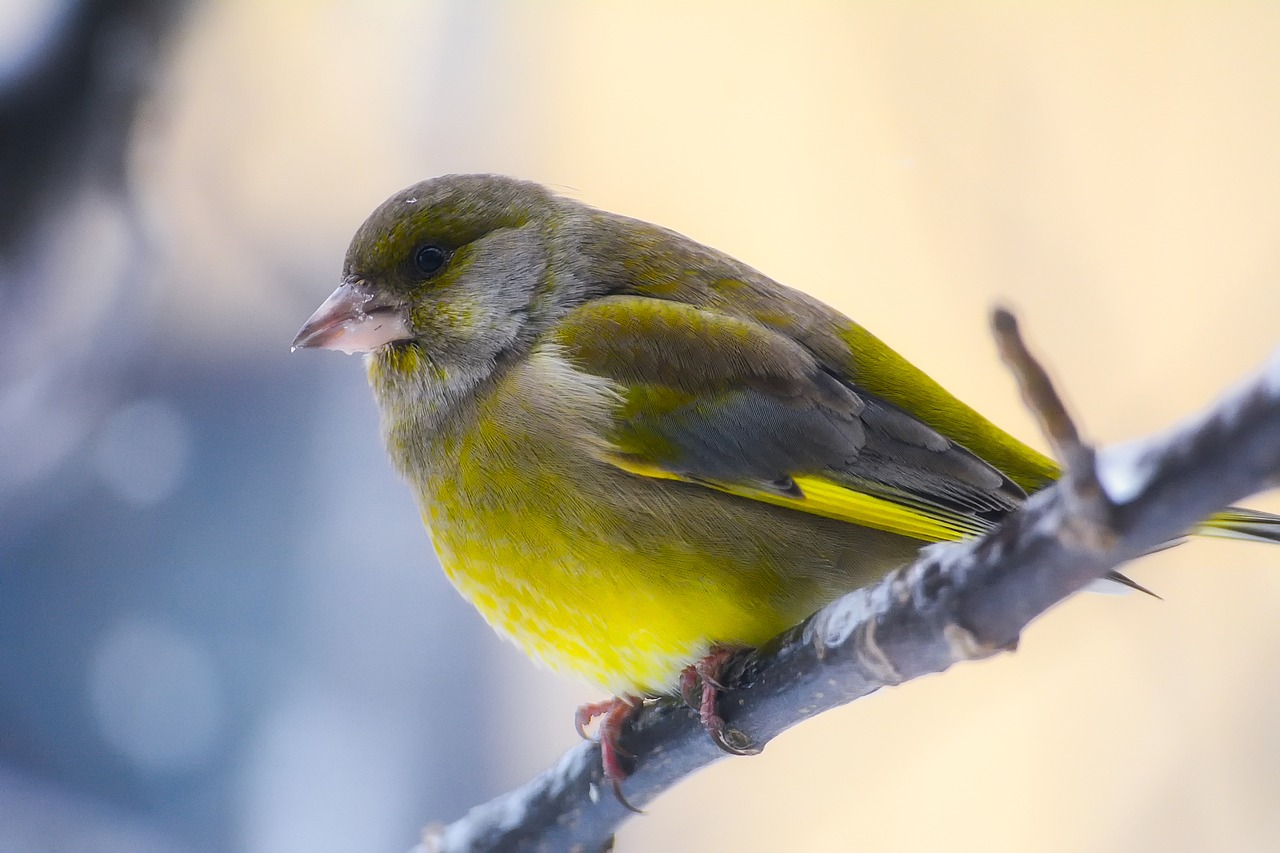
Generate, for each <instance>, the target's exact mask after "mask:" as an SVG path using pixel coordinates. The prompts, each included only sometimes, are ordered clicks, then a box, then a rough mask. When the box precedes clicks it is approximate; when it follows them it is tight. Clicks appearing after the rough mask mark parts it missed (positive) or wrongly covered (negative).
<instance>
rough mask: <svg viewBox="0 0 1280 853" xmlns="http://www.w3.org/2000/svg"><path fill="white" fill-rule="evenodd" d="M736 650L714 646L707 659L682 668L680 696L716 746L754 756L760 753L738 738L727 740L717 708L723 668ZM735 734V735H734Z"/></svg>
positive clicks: (732, 752)
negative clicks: (692, 710)
mask: <svg viewBox="0 0 1280 853" xmlns="http://www.w3.org/2000/svg"><path fill="white" fill-rule="evenodd" d="M739 651H740V650H739V649H732V648H729V647H728V646H713V647H712V649H711V651H710V652H708V653H707V656H706V657H704V658H703V659H702V660H700V661H698V662H697V663H695V664H693V665H692V666H687V667H685V669H684V671H683V672H681V673H680V695H681V696H683V697H684V701H685V703H686V704H688V706H689V707H690V708H694V709H696V710H697V712H698V719H699V721H700V722H701V723H702V727H703V728H704V729H706V730H707V734H708V735H710V736H711V740H712V741H714V742H715V745H716V746H718V747H720V748H721V749H723V750H724V751H725V752H728V753H730V754H732V755H756V754H757V753H759V752H760V750H759V749H757V748H755V747H753V746H752V745H751V744H749V743H745V744H744V743H742V742H741V740H742V739H741V738H740V737H737V736H735V737H733V739H732V740H730V738H729V737H728V736H727V735H726V731H725V729H726V727H725V722H724V717H722V716H720V711H719V709H718V708H717V707H716V700H717V699H719V697H720V691H721V690H723V689H724V685H723V684H721V683H720V676H721V675H723V674H724V670H725V665H726V664H727V663H729V661H730V660H732V659H733V656H734V655H736V654H737V653H738V652H739ZM699 684H701V691H700V694H699V690H698V686H699ZM695 699H696V701H695ZM734 734H735V735H737V733H736V732H735V733H734Z"/></svg>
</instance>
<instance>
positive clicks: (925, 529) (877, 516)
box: [606, 454, 990, 542]
mask: <svg viewBox="0 0 1280 853" xmlns="http://www.w3.org/2000/svg"><path fill="white" fill-rule="evenodd" d="M606 459H607V461H608V462H609V463H610V464H612V465H614V466H615V467H617V468H620V469H621V470H623V471H626V472H627V473H629V474H635V475H637V476H640V477H651V478H653V479H657V480H676V481H679V482H682V483H693V484H694V485H698V486H705V487H706V488H710V489H716V490H717V491H721V492H725V493H726V494H730V495H736V496H737V497H740V498H746V499H748V500H753V501H761V502H763V503H768V504H773V505H774V506H780V507H785V508H787V509H792V510H798V511H800V512H807V513H811V514H813V515H821V516H823V517H825V518H833V519H835V520H836V521H844V522H847V523H849V524H856V525H859V526H860V527H871V528H874V529H876V530H884V531H886V532H888V533H896V534H898V535H899V536H907V537H910V538H912V539H919V540H921V541H923V542H951V541H954V540H956V539H965V538H968V537H971V536H978V535H981V534H982V533H985V532H986V531H987V530H988V529H989V527H990V525H989V524H988V523H987V522H985V521H983V520H982V519H979V518H975V517H973V516H968V515H962V514H960V513H954V512H949V511H947V510H945V509H943V508H941V507H935V506H929V505H924V504H920V505H916V504H911V503H905V502H898V501H895V500H891V499H889V498H885V497H880V496H878V495H871V494H867V493H865V492H859V491H855V490H853V489H850V488H848V487H846V486H842V485H840V484H839V483H835V482H833V481H831V480H828V479H826V478H825V477H818V476H799V477H795V478H793V479H794V481H795V484H796V486H798V487H799V489H800V492H801V494H799V495H786V494H779V493H778V492H771V491H769V490H767V489H760V488H755V487H753V486H750V485H743V484H740V483H721V482H716V481H711V480H702V479H697V478H693V477H685V476H682V475H680V474H677V473H674V472H672V471H669V470H667V469H666V468H663V467H662V466H660V465H654V464H653V463H650V462H644V461H642V460H639V459H636V458H634V457H628V456H622V455H620V454H609V455H608V456H607V457H606Z"/></svg>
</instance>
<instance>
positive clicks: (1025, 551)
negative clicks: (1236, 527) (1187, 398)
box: [423, 311, 1280, 853]
mask: <svg viewBox="0 0 1280 853" xmlns="http://www.w3.org/2000/svg"><path fill="white" fill-rule="evenodd" d="M993 325H994V329H995V334H996V338H997V342H998V344H999V346H1000V350H1001V353H1002V355H1003V356H1004V357H1005V359H1006V361H1007V363H1008V364H1009V365H1010V368H1011V369H1012V371H1013V373H1014V375H1015V377H1016V378H1017V379H1018V382H1019V385H1020V387H1021V389H1022V392H1023V397H1024V399H1025V400H1026V402H1027V404H1028V405H1029V406H1030V407H1031V408H1032V410H1033V411H1034V412H1035V414H1036V416H1037V418H1039V420H1040V422H1041V424H1042V426H1043V427H1044V429H1045V430H1046V432H1047V433H1048V434H1049V437H1050V441H1051V442H1052V443H1053V445H1054V448H1055V451H1056V452H1057V453H1058V454H1059V455H1060V456H1061V458H1062V459H1063V461H1064V462H1066V463H1067V464H1066V471H1065V473H1064V475H1063V477H1062V479H1061V480H1060V481H1059V482H1058V483H1056V484H1054V485H1053V486H1051V487H1049V488H1047V489H1045V490H1043V491H1041V492H1038V493H1037V494H1035V495H1034V496H1033V497H1032V498H1031V499H1030V500H1029V501H1028V502H1027V504H1026V506H1025V507H1024V508H1023V509H1022V510H1020V511H1019V512H1017V513H1015V514H1013V515H1012V516H1010V517H1009V518H1007V519H1006V520H1005V521H1004V522H1002V523H1001V524H1000V526H999V527H998V528H996V529H995V530H993V531H992V532H991V533H989V534H988V535H986V536H984V537H982V538H981V539H978V540H974V541H968V542H961V543H954V544H947V545H936V546H933V547H930V548H927V549H925V551H924V552H923V553H922V554H921V556H920V558H919V559H918V560H916V562H915V563H913V564H912V565H910V566H907V567H904V568H902V569H900V570H898V571H895V572H893V573H891V574H890V575H889V576H888V577H886V578H885V579H884V580H883V581H881V582H880V583H878V584H876V585H874V586H872V587H869V588H866V589H861V590H858V591H856V592H854V593H851V594H849V595H847V596H845V597H843V598H841V599H839V600H838V601H835V602H834V603H832V604H830V605H828V606H827V607H824V608H823V609H822V610H820V611H818V612H817V613H816V614H814V615H813V616H812V617H810V618H809V619H808V620H806V621H805V622H804V623H802V624H800V625H798V626H797V627H795V628H793V629H791V630H789V631H787V632H785V633H784V634H782V635H780V636H779V637H777V638H776V639H775V640H773V641H772V642H771V643H769V644H768V646H766V647H764V648H762V649H759V650H757V651H755V652H752V653H750V654H747V655H744V656H742V657H741V658H740V659H739V660H738V661H736V662H735V664H733V665H732V669H731V670H730V672H729V673H727V674H726V686H727V689H726V690H725V691H724V693H723V694H722V697H721V700H720V708H721V712H722V713H723V716H724V718H725V720H726V721H727V723H728V724H729V727H730V729H731V730H732V732H731V733H730V736H731V737H733V738H735V739H740V741H741V742H742V743H743V744H750V745H754V746H757V747H760V746H763V745H764V744H766V743H768V742H769V741H770V740H771V739H773V738H774V737H776V736H777V735H778V734H780V733H781V732H783V731H785V730H786V729H788V728H790V727H791V726H794V725H795V724H797V723H799V722H801V721H803V720H807V719H809V718H810V717H813V716H816V715H817V714H820V713H822V712H823V711H826V710H828V709H830V708H835V707H837V706H839V705H844V704H846V703H848V702H851V701H853V700H854V699H858V698H860V697H862V696H866V695H867V694H869V693H872V692H874V691H876V690H879V689H880V688H881V687H885V686H888V685H894V684H901V683H902V682H904V681H908V680H910V679H912V678H917V677H919V676H921V675H926V674H929V673H933V672H941V671H943V670H945V669H947V668H948V667H950V666H951V665H952V664H954V663H957V662H959V661H966V660H978V659H981V658H985V657H987V656H989V655H992V654H994V653H996V652H999V651H1004V650H1012V649H1014V648H1015V647H1016V645H1017V642H1018V637H1019V635H1020V633H1021V632H1022V629H1023V628H1024V627H1025V626H1026V625H1027V623H1028V622H1030V621H1031V620H1032V619H1034V618H1035V617H1036V616H1038V615H1039V614H1041V613H1043V612H1044V611H1046V610H1047V609H1049V608H1050V607H1052V606H1053V605H1054V604H1056V603H1057V602H1059V601H1061V600H1062V599H1064V598H1066V597H1067V596H1069V595H1071V594H1072V593H1074V592H1076V591H1077V590H1079V589H1080V588H1081V587H1083V586H1085V585H1086V584H1088V583H1089V582H1091V581H1093V580H1095V579H1097V578H1100V577H1102V576H1103V575H1104V574H1106V573H1107V572H1109V571H1112V570H1114V569H1115V568H1116V567H1118V566H1120V565H1121V564H1123V563H1125V562H1126V561H1128V560H1132V559H1134V558H1135V557H1138V556H1141V555H1142V554H1144V553H1146V552H1148V551H1150V550H1151V549H1153V548H1155V547H1157V546H1159V545H1160V544H1162V543H1164V542H1166V541H1168V540H1170V539H1173V538H1175V537H1177V536H1179V535H1181V534H1182V533H1183V532H1184V531H1186V530H1188V529H1190V528H1191V527H1193V526H1194V525H1195V524H1196V523H1197V522H1199V521H1201V520H1203V519H1204V518H1206V517H1207V516H1209V515H1211V514H1212V513H1213V512H1215V511H1217V510H1219V509H1221V508H1222V507H1224V506H1226V505H1228V504H1230V503H1232V502H1233V501H1236V500H1239V499H1240V498H1243V497H1245V496H1247V495H1249V494H1252V493H1254V492H1257V491H1260V490H1262V489H1264V488H1266V487H1268V486H1271V485H1273V484H1275V483H1276V482H1277V477H1278V476H1280V353H1277V355H1276V356H1274V357H1273V358H1272V359H1271V360H1270V361H1269V362H1268V364H1267V366H1266V368H1265V369H1264V370H1263V372H1262V373H1261V374H1260V375H1259V376H1257V377H1256V378H1254V379H1253V380H1252V381H1251V382H1249V383H1248V384H1247V385H1245V386H1244V387H1242V388H1241V389H1239V390H1237V391H1235V392H1234V393H1231V394H1228V395H1227V396H1225V397H1223V398H1222V399H1221V400H1219V401H1218V402H1217V404H1216V405H1214V406H1213V407H1212V408H1211V409H1209V410H1208V411H1206V412H1205V413H1204V414H1202V415H1201V416H1200V417H1199V418H1198V419H1196V420H1195V421H1194V422H1191V423H1188V424H1186V425H1184V426H1181V427H1179V428H1177V429H1175V430H1173V431H1171V432H1169V433H1166V434H1164V435H1160V436H1156V437H1153V438H1150V439H1147V440H1144V441H1141V442H1136V443H1134V444H1130V445H1127V446H1125V447H1121V448H1116V449H1114V450H1111V451H1106V452H1103V453H1101V454H1099V455H1097V456H1095V454H1094V452H1093V450H1092V449H1091V448H1090V447H1089V446H1088V445H1086V444H1084V443H1083V442H1082V441H1081V440H1080V438H1079V433H1078V431H1077V430H1076V427H1075V424H1074V422H1073V421H1072V420H1071V418H1070V416H1069V415H1068V414H1067V411H1066V409H1065V407H1063V405H1062V403H1061V401H1060V399H1059V397H1058V395H1057V394H1056V392H1055V391H1054V390H1053V386H1052V384H1051V383H1050V382H1049V379H1048V375H1047V374H1046V373H1045V372H1044V370H1043V369H1042V368H1041V367H1040V365H1039V364H1038V363H1036V361H1035V359H1034V358H1033V357H1032V356H1031V355H1030V353H1029V352H1028V351H1027V349H1026V347H1025V346H1024V345H1023V343H1022V340H1021V338H1020V336H1019V334H1018V331H1017V325H1016V323H1015V322H1014V321H1013V317H1012V316H1011V315H1009V314H1008V313H1007V312H1003V311H1001V312H997V314H996V316H995V322H994V324H993ZM622 746H623V748H624V749H626V750H627V751H629V752H630V753H632V754H633V755H634V756H635V760H636V770H635V773H634V775H632V776H631V778H629V779H628V780H627V781H626V783H625V784H624V786H623V790H624V793H625V795H626V797H627V799H628V800H629V801H630V802H632V803H634V804H636V805H640V806H643V805H644V804H646V803H649V802H651V801H652V800H653V799H654V798H655V797H656V796H657V795H658V794H660V793H661V792H663V791H665V790H667V789H668V788H670V787H671V786H673V785H674V784H676V783H677V782H679V781H680V780H681V779H683V778H684V777H686V776H688V775H689V774H691V773H693V772H694V771H695V770H697V769H699V768H701V767H704V766H706V765H708V764H711V763H712V762H714V761H718V760H720V759H721V758H723V757H724V755H723V754H722V753H721V752H720V751H719V750H718V749H717V748H716V747H715V746H714V745H713V744H712V742H711V740H710V738H708V737H707V735H706V734H705V733H704V732H703V730H702V728H701V727H700V725H699V723H698V717H697V714H696V713H693V712H691V711H689V710H688V709H686V708H685V707H684V706H683V705H681V704H680V703H679V702H677V701H675V700H660V701H657V702H653V703H650V704H648V705H646V706H645V707H644V709H643V710H642V711H641V712H640V713H639V714H637V715H636V717H635V719H634V722H633V724H632V726H631V727H630V728H629V729H628V730H627V731H625V732H624V736H623V739H622ZM631 816H632V815H631V812H629V811H627V810H626V808H624V807H623V806H622V805H621V804H620V803H619V802H618V801H617V800H616V799H615V798H614V797H613V796H612V794H611V793H610V790H609V787H608V785H605V784H603V781H602V778H601V767H600V752H599V747H598V746H597V745H596V744H595V743H583V744H581V745H580V746H578V747H576V748H575V749H572V750H570V751H569V752H568V753H566V754H565V756H564V757H563V758H562V759H561V760H560V762H559V763H558V764H557V765H556V766H555V767H553V768H551V769H550V770H548V771H546V772H545V773H543V774H542V775H541V776H538V777H537V778H535V779H533V780H532V781H531V782H529V783H528V784H526V785H524V786H523V787H521V788H519V789H517V790H515V791H512V792H510V793H508V794H505V795H503V796H501V797H498V798H497V799H495V800H492V801H491V802H488V803H486V804H484V805H481V806H478V807H476V808H474V809H472V810H471V812H470V813H469V814H467V816H466V817H464V818H462V819H461V820H459V821H457V822H455V823H453V824H450V825H449V826H446V827H442V828H438V829H435V830H432V831H431V832H430V833H429V835H428V837H427V839H426V840H425V841H424V844H423V849H425V850H433V851H448V853H458V852H459V851H470V850H531V851H532V850H540V851H541V850H545V851H558V850H579V851H597V850H603V849H607V848H608V847H609V846H610V845H611V843H612V835H613V833H614V832H615V831H616V830H617V828H618V827H619V826H620V825H621V824H622V823H623V821H625V820H627V819H628V818H629V817H631Z"/></svg>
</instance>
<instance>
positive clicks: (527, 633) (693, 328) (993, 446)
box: [295, 175, 1280, 695]
mask: <svg viewBox="0 0 1280 853" xmlns="http://www.w3.org/2000/svg"><path fill="white" fill-rule="evenodd" d="M295 343H296V344H297V345H299V346H324V347H331V348H336V349H343V350H346V351H365V352H368V353H369V356H368V369H369V378H370V382H371V384H372V386H373V389H374V393H375V396H376V398H377V400H378V404H379V406H380V408H381V411H382V423H383V432H384V438H385V441H386V444H387V448H388V451H389V453H390V455H391V458H392V460H393V462H394V464H395V466H396V468H397V470H398V471H399V472H400V473H401V474H402V475H403V476H404V477H405V479H406V480H407V481H408V482H409V484H410V485H411V486H412V488H413V490H414V492H415V494H416V496H417V498H418V501H419V504H420V507H421V509H422V514H423V519H424V521H425V522H426V524H427V526H428V527H429V529H430V531H431V538H432V541H433V542H434V545H435V548H436V551H437V553H438V555H439V557H440V562H441V565H442V566H443V567H444V570H445V572H446V573H447V574H448V575H449V578H450V579H451V580H452V582H453V583H454V585H455V586H456V587H457V588H458V589H459V591H460V592H461V593H462V594H463V595H464V596H465V597H466V598H467V599H468V600H469V601H471V602H472V603H473V604H474V605H475V606H476V608H477V609H478V610H479V611H480V612H481V613H482V614H483V615H484V617H485V618H486V619H487V620H488V621H489V622H490V624H492V625H493V626H494V627H495V628H496V629H497V630H499V631H500V632H501V633H503V634H505V635H506V636H508V637H510V638H511V639H512V640H514V641H515V642H516V643H517V644H518V645H519V646H521V647H522V648H523V649H525V650H526V651H527V652H528V653H530V654H531V655H533V656H534V657H536V658H538V659H539V660H541V661H543V662H545V663H546V664H548V665H549V666H551V667H553V668H555V669H558V670H562V671H566V672H569V673H574V674H577V675H579V676H583V677H585V678H586V679H588V680H590V681H592V682H594V683H596V684H599V685H601V686H602V687H605V688H607V689H609V690H610V691H612V692H614V693H617V694H620V695H621V694H639V695H653V694H656V693H662V692H671V691H672V690H673V689H674V688H675V686H676V684H677V681H678V679H679V676H680V673H681V671H682V670H683V669H684V668H685V667H687V666H689V665H690V664H692V663H694V662H695V661H697V660H699V659H700V658H702V657H703V656H705V655H707V654H708V653H709V652H710V651H711V650H712V649H713V648H714V647H717V646H753V645H757V644H759V643H761V642H763V641H764V640H766V639H768V638H769V637H771V636H773V635H774V634H776V633H778V632H779V631H781V630H783V629H785V628H787V627H788V626H790V625H793V624H795V623H796V622H798V621H799V620H800V619H802V618H804V617H805V616H806V615H808V614H809V613H811V612H812V611H814V610H815V609H817V608H818V607H820V606H821V605H822V604H824V603H826V602H827V601H830V600H831V599H832V598H834V597H836V596H837V595H840V594H841V593H844V592H847V591H849V590H852V589H854V588H856V587H858V586H861V585H864V584H866V583H869V582H871V581H873V580H875V579H877V578H879V577H881V576H882V575H884V574H885V573H886V572H887V571H888V570H890V569H891V568H893V567H894V566H897V565H900V564H902V563H903V562H905V561H907V560H909V559H911V557H912V556H913V555H914V554H915V552H916V551H917V550H918V549H919V548H920V546H921V545H922V544H923V543H926V542H934V541H943V540H949V539H958V538H963V537H965V536H970V535H975V534H979V533H981V532H982V531H983V530H985V529H987V528H988V527H989V526H990V525H991V524H993V523H994V522H996V521H998V520H999V518H1001V517H1002V516H1003V515H1004V514H1006V513H1008V512H1010V511H1011V510H1013V509H1016V508H1017V507H1018V506H1019V505H1020V504H1021V503H1022V501H1023V500H1024V499H1025V497H1026V494H1027V493H1028V492H1031V491H1034V490H1035V489H1038V488H1041V487H1042V486H1044V485H1046V484H1048V483H1050V482H1052V481H1053V479H1055V478H1056V476H1057V475H1058V469H1057V467H1056V466H1055V464H1054V463H1053V462H1052V461H1051V460H1049V459H1048V458H1046V457H1045V456H1043V455H1041V454H1039V453H1037V452H1036V451H1034V450H1032V449H1031V448H1029V447H1027V446H1026V445H1024V444H1022V443H1021V442H1019V441H1017V440H1016V439H1014V438H1013V437H1011V436H1010V435H1008V434H1007V433H1005V432H1004V431H1002V430H1001V429H999V428H998V427H996V426H994V425H993V424H992V423H990V422H989V421H988V420H986V419H985V418H984V417H982V416H981V415H979V414H978V413H977V412H975V411H974V410H973V409H971V408H969V407H968V406H966V405H964V404H963V403H961V402H960V401H958V400H957V399H955V398H954V397H953V396H951V395H950V394H949V393H947V392H946V391H945V390H943V389H942V388H941V387H940V386H939V385H938V384H937V383H935V382H934V381H933V380H931V379H929V378H928V377H927V376H926V375H925V374H924V373H922V372H921V371H919V370H918V369H916V368H915V367H913V366H912V365H911V364H910V363H909V362H907V361H906V360H905V359H903V358H902V357H901V356H899V355H898V354H897V353H895V352H894V351H893V350H891V349H890V348H889V347H887V346H886V345H885V344H884V343H882V342H881V341H880V340H878V339H877V338H875V337H874V336H873V335H871V334H870V333H869V332H867V331H866V330H865V329H863V328H862V327H861V326H859V325H857V324H856V323H854V322H853V321H851V320H850V319H848V318H847V317H845V316H843V315H842V314H840V313H839V312H837V311H835V310H834V309H832V308H829V307H828V306H826V305H824V304H822V303H821V302H818V301H817V300H815V299H812V298H810V297H808V296H806V295H804V294H802V293H799V292H797V291H794V290H791V289H788V288H786V287H784V286H782V285H780V284H778V283H777V282H774V281H772V280H771V279H769V278H768V277H766V276H764V275H762V274H761V273H759V272H757V271H755V270H753V269H751V268H750V267H748V266H746V265H745V264H743V263H741V262H739V261H736V260H734V259H733V258H731V257H729V256H727V255H725V254H723V253H721V252H718V251H716V250H714V249H711V248H708V247H706V246H703V245H700V244H698V243H696V242H694V241H692V240H690V239H688V238H686V237H683V236H681V235H679V234H676V233H674V232H672V231H668V230H666V229H663V228H660V227H657V226H654V225H650V224H647V223H644V222H640V221H637V220H634V219H629V218H626V217H623V216H618V215H615V214H611V213H606V212H603V211H599V210H596V209H593V208H591V207H588V206H586V205H584V204H581V203H580V202H577V201H574V200H571V199H566V198H563V197H560V196H557V195H554V194H552V193H551V192H550V191H548V190H546V189H545V188H543V187H541V186H539V185H537V184H533V183H528V182H523V181H517V180H513V179H510V178H504V177H499V176H491V175H454V176H446V177H442V178H436V179H433V180H429V181H425V182H423V183H421V184H418V185H416V186H414V187H411V188H409V189H407V190H405V191H403V192H401V193H398V194H397V195H395V196H393V197H392V198H391V199H389V200H388V201H387V202H385V203H384V204H383V205H382V206H380V207H379V208H378V209H377V210H376V211H374V213H373V214H372V215H371V216H370V217H369V219H368V220H367V221H366V222H365V223H364V225H362V226H361V228H360V229H359V231H358V232H357V233H356V235H355V237H354V239H353V240H352V244H351V248H350V250H349V252H348V255H347V258H346V262H345V269H344V278H343V284H342V286H341V287H340V288H339V289H338V291H337V292H335V293H334V295H333V296H331V297H330V299H329V301H327V302H326V303H325V305H324V306H322V307H321V309H320V310H319V311H317V313H316V315H315V316H313V317H312V319H311V320H310V321H309V322H308V324H307V325H306V326H305V327H304V328H303V330H302V332H301V333H300V334H299V336H298V340H297V341H296V342H295ZM1209 524H1210V525H1212V526H1213V528H1214V529H1215V530H1216V531H1217V532H1220V533H1221V532H1226V533H1234V534H1237V535H1240V536H1244V537H1245V538H1254V539H1264V540H1268V541H1275V540H1276V539H1277V538H1278V534H1277V531H1280V519H1277V518H1276V517H1273V516H1268V515H1265V514H1262V513H1256V512H1253V511H1249V510H1232V511H1231V514H1224V515H1222V516H1218V517H1215V519H1213V520H1211V521H1210V522H1209Z"/></svg>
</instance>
